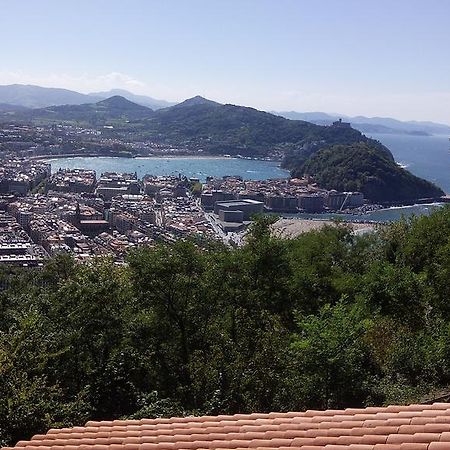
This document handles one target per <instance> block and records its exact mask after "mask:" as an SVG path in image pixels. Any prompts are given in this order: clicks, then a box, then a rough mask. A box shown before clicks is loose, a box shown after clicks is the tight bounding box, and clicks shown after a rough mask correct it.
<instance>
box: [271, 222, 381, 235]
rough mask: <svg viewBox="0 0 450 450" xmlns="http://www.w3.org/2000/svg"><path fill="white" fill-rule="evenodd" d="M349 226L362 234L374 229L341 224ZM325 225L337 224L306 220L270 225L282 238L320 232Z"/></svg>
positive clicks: (365, 224)
mask: <svg viewBox="0 0 450 450" xmlns="http://www.w3.org/2000/svg"><path fill="white" fill-rule="evenodd" d="M342 223H344V224H345V225H348V226H350V227H351V228H352V229H353V231H354V232H358V233H364V232H366V231H371V230H373V229H375V228H376V226H377V225H376V224H373V223H359V222H342ZM326 225H330V226H336V225H337V222H333V221H331V220H308V219H279V220H278V221H277V222H275V223H274V224H273V225H272V228H273V232H274V234H275V235H276V236H279V237H283V238H288V239H289V238H294V237H296V236H298V235H300V234H302V233H307V232H308V231H315V230H320V229H321V228H323V227H324V226H326Z"/></svg>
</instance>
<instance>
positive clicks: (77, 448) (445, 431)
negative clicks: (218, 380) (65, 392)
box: [4, 403, 450, 450]
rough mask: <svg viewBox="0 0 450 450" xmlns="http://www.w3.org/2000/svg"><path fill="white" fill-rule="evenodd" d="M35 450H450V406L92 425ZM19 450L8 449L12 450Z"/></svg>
mask: <svg viewBox="0 0 450 450" xmlns="http://www.w3.org/2000/svg"><path fill="white" fill-rule="evenodd" d="M19 447H24V448H26V449H27V450H87V449H94V450H178V449H186V450H197V449H202V450H209V449H214V450H215V449H224V450H225V449H229V450H231V449H232V450H243V449H251V450H255V449H263V450H275V449H276V450H288V449H290V450H295V449H302V450H322V449H323V450H450V403H434V404H432V405H409V406H388V407H384V408H381V407H380V408H377V407H370V408H364V409H351V408H349V409H345V410H326V411H312V410H310V411H306V412H289V413H268V414H236V415H233V416H224V415H223V416H204V417H174V418H171V419H142V420H113V421H101V422H94V421H91V422H88V423H87V424H86V425H85V426H84V427H73V428H62V429H51V430H49V431H48V433H47V434H39V435H36V436H34V437H33V438H32V439H31V440H30V441H20V442H18V443H17V444H16V447H14V448H19ZM7 448H12V447H5V448H4V449H7Z"/></svg>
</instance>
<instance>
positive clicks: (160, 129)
mask: <svg viewBox="0 0 450 450" xmlns="http://www.w3.org/2000/svg"><path fill="white" fill-rule="evenodd" d="M5 117H6V118H7V120H13V119H14V118H15V119H17V120H28V121H32V122H34V123H41V122H44V123H52V122H70V123H76V124H78V125H81V126H91V127H99V128H100V127H103V126H105V125H111V126H113V127H114V128H113V129H111V130H109V131H108V133H109V134H111V135H112V136H116V137H118V138H123V139H126V140H127V141H133V140H135V141H143V140H149V141H152V142H159V143H164V144H168V145H174V146H178V147H179V146H181V147H185V148H190V149H194V150H195V149H198V150H200V149H201V150H203V151H205V152H209V153H213V154H232V155H236V154H240V155H243V156H253V157H256V156H259V157H263V156H268V155H270V154H277V155H278V156H283V155H284V154H285V153H286V152H287V151H288V150H296V149H300V148H302V147H303V146H304V145H305V144H310V143H314V142H315V143H326V144H328V145H332V144H338V143H339V144H347V143H352V142H359V141H364V142H369V141H370V140H369V139H368V138H367V137H365V136H364V135H362V134H361V133H360V132H359V131H357V130H354V129H352V128H350V127H348V128H345V127H334V126H320V125H315V124H312V123H309V122H305V121H301V120H289V119H285V118H283V117H280V116H275V115H273V114H270V113H267V112H264V111H258V110H256V109H254V108H248V107H244V106H236V105H228V104H227V105H222V104H220V103H216V102H213V101H210V100H207V99H204V98H202V97H199V96H197V97H194V98H192V99H188V100H186V101H184V102H182V103H180V104H178V105H175V106H172V107H169V108H164V109H159V110H157V111H152V110H151V109H149V108H146V107H144V106H141V105H137V104H135V103H133V102H130V101H129V100H126V99H125V98H123V97H120V96H115V97H111V98H109V99H106V100H102V101H101V102H98V103H92V104H84V105H64V106H52V107H47V108H41V109H29V110H26V111H15V112H12V113H11V114H8V115H6V116H5ZM105 133H106V131H105ZM372 142H373V143H374V145H375V141H372ZM378 145H379V146H380V147H382V146H381V144H378ZM384 151H385V152H386V154H388V155H390V152H389V151H388V150H387V149H386V148H384ZM390 156H391V157H392V155H390Z"/></svg>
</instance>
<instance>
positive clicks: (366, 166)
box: [291, 143, 444, 202]
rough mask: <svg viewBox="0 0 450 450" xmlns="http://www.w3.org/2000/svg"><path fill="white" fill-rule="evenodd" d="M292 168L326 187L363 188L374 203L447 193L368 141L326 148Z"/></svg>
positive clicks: (356, 189)
mask: <svg viewBox="0 0 450 450" xmlns="http://www.w3.org/2000/svg"><path fill="white" fill-rule="evenodd" d="M291 168H292V169H293V174H294V175H296V176H299V175H304V174H307V175H311V176H312V177H313V178H314V180H315V181H316V182H317V184H318V185H319V186H321V187H323V188H326V189H336V190H339V191H360V192H362V193H363V194H364V196H365V198H367V199H369V200H371V201H373V202H395V201H409V200H416V199H420V198H430V197H439V196H441V195H444V192H443V191H442V190H441V189H439V188H438V187H437V186H435V185H434V184H432V183H430V182H428V181H426V180H423V179H421V178H418V177H416V176H414V175H413V174H411V173H410V172H408V171H407V170H405V169H402V168H401V167H399V166H398V165H397V164H396V163H395V162H394V161H392V160H391V159H388V158H386V157H384V156H383V154H382V153H381V152H380V151H379V149H377V148H374V147H372V146H371V145H370V144H367V143H355V144H351V145H334V146H331V147H328V148H323V149H321V150H319V151H317V152H315V153H314V154H312V155H311V156H310V157H309V158H307V159H306V160H305V161H301V162H300V163H299V164H298V165H295V164H292V167H291Z"/></svg>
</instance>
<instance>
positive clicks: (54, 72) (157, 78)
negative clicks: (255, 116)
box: [0, 0, 450, 123]
mask: <svg viewBox="0 0 450 450" xmlns="http://www.w3.org/2000/svg"><path fill="white" fill-rule="evenodd" d="M0 11H1V20H0V42H1V52H0V55H1V64H0V84H9V83H15V82H17V83H33V84H40V85H44V86H55V87H65V88H69V89H75V90H79V91H82V92H91V91H97V90H107V89H111V88H115V87H117V88H125V89H128V90H130V91H133V92H135V93H140V94H148V95H151V96H153V97H156V98H164V99H167V100H182V99H184V98H187V97H191V96H194V95H197V94H199V95H203V96H205V97H208V98H211V99H214V100H217V101H220V102H229V103H237V104H244V105H249V106H254V107H257V108H261V109H265V110H279V111H280V110H296V111H326V112H340V113H343V114H348V115H358V114H361V115H368V116H375V115H378V116H391V117H397V118H400V119H417V120H434V121H440V122H445V123H450V57H449V53H450V26H449V20H450V0H423V1H419V0H358V1H357V0H341V1H338V0H318V1H314V0H271V1H269V0H126V1H125V0H120V1H119V0H76V1H75V0H39V1H35V0H0Z"/></svg>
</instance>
